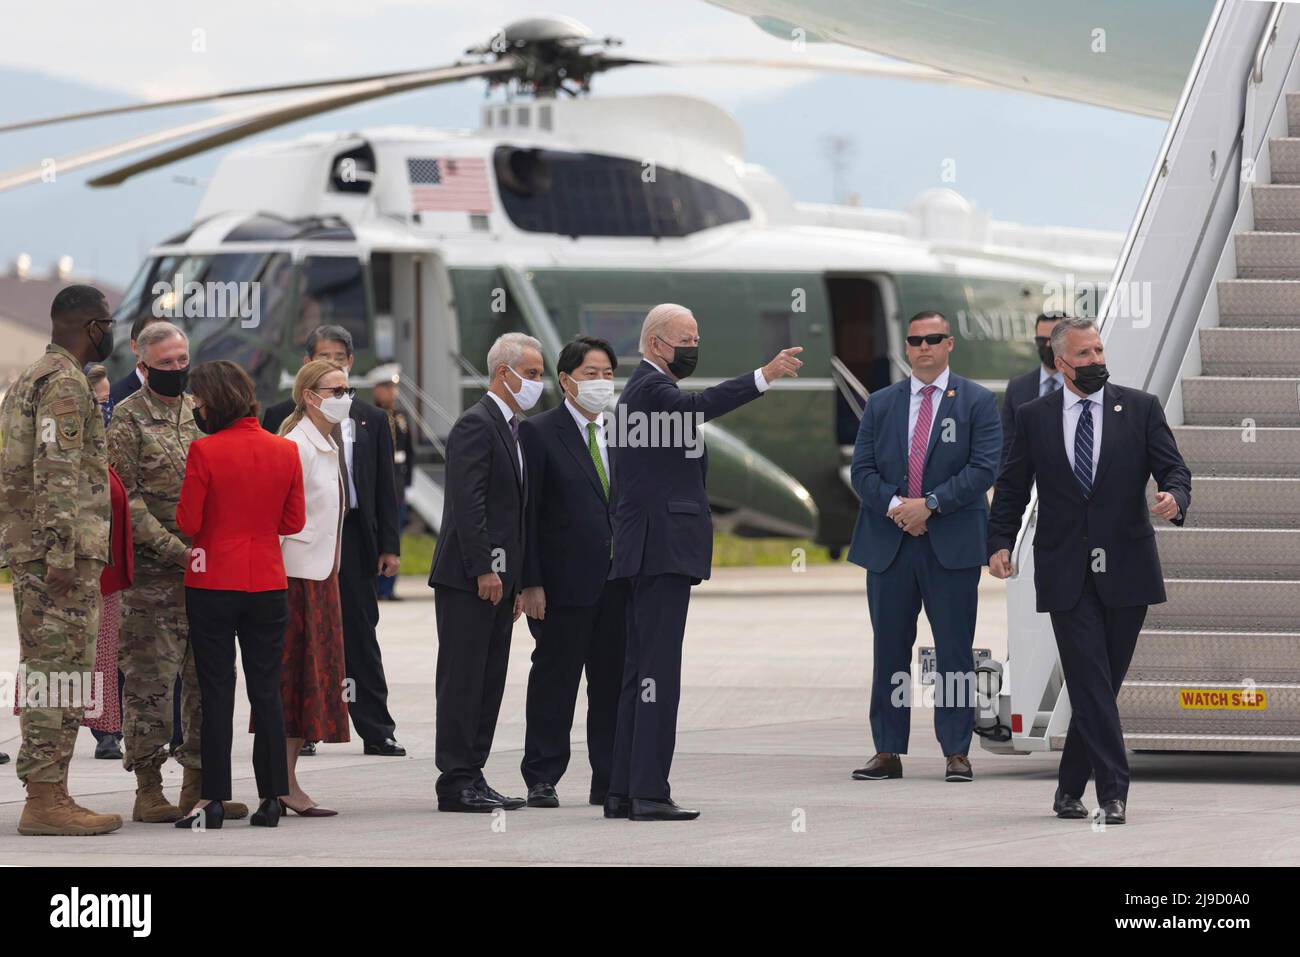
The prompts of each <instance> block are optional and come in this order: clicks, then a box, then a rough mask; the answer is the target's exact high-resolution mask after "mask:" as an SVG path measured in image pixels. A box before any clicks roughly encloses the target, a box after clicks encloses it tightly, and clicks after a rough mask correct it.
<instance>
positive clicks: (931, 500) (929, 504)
mask: <svg viewBox="0 0 1300 957" xmlns="http://www.w3.org/2000/svg"><path fill="white" fill-rule="evenodd" d="M925 507H926V508H928V509H929V510H930V514H931V515H933V514H934V513H935V512H937V511H939V498H938V496H937V495H935V494H934V493H933V492H931V493H930V494H929V495H927V496H926V497H925Z"/></svg>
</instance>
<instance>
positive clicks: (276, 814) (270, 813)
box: [248, 798, 280, 827]
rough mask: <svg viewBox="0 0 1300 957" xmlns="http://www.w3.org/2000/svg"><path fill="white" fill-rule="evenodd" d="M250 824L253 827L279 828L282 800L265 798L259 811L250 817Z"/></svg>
mask: <svg viewBox="0 0 1300 957" xmlns="http://www.w3.org/2000/svg"><path fill="white" fill-rule="evenodd" d="M248 823H249V824H251V825H253V827H275V826H277V825H278V824H279V823H280V799H279V798H263V799H262V803H261V804H259V805H258V806H257V810H256V811H254V812H253V813H252V814H251V815H250V816H249V818H248Z"/></svg>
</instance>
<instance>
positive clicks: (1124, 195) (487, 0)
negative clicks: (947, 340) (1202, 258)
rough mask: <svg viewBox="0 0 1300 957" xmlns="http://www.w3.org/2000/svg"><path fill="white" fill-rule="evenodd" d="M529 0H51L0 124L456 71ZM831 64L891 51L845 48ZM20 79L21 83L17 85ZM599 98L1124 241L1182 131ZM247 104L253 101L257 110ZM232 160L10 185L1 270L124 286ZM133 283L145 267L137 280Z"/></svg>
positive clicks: (412, 112) (721, 79)
mask: <svg viewBox="0 0 1300 957" xmlns="http://www.w3.org/2000/svg"><path fill="white" fill-rule="evenodd" d="M548 2H549V4H551V5H552V10H553V11H555V12H563V13H564V14H566V15H568V16H572V17H575V18H577V19H578V20H580V21H582V22H583V23H585V24H586V25H587V26H588V27H590V28H591V29H592V31H593V32H594V33H595V34H597V35H600V36H605V35H612V36H616V37H619V38H621V39H623V40H624V41H625V44H626V45H625V47H624V52H627V53H630V54H633V53H634V54H645V55H650V56H654V55H661V56H687V57H690V56H765V57H784V58H790V57H792V56H795V55H796V54H795V53H794V52H793V51H792V50H791V48H790V44H789V43H788V42H786V41H783V40H781V39H779V38H776V37H773V36H770V35H768V34H766V33H764V32H763V31H762V30H760V29H759V28H758V27H756V26H755V25H754V24H753V23H751V22H749V21H748V20H747V19H745V18H744V17H741V16H738V15H736V14H733V13H729V12H727V11H724V10H722V9H719V8H717V7H714V6H711V5H709V4H707V3H705V2H703V0H656V2H653V3H642V2H619V3H611V2H609V0H603V2H600V0H568V2H559V0H548ZM537 12H538V8H537V6H536V4H535V3H533V2H526V0H524V2H521V0H474V2H471V3H465V2H463V0H456V2H452V0H223V2H220V3H217V2H215V0H206V2H202V3H198V2H192V0H191V2H183V0H131V2H129V3H125V2H119V3H102V2H92V0H41V2H40V3H29V4H24V5H23V6H22V12H21V15H17V14H16V12H15V11H13V10H11V11H10V12H9V14H8V19H7V22H6V25H5V29H4V30H3V31H0V86H3V87H4V88H5V96H4V97H3V98H0V122H5V121H12V120H17V119H22V118H27V117H31V116H36V115H42V114H43V113H46V112H62V111H66V110H75V109H78V108H87V107H89V106H100V105H105V104H106V103H110V102H124V101H128V100H133V99H150V98H155V97H164V96H177V95H183V94H189V93H200V92H204V91H211V90H220V89H226V88H231V87H240V86H250V85H259V84H265V83H275V82H289V81H301V80H305V79H320V78H327V77H334V76H346V75H352V74H361V73H371V72H379V71H386V70H401V69H413V68H422V67H429V66H434V65H440V64H444V63H447V62H450V61H452V60H454V59H456V58H457V57H459V56H460V55H461V54H462V53H463V51H464V50H465V48H466V47H468V46H470V45H473V44H477V43H481V42H483V41H484V40H486V39H487V38H488V37H489V36H490V35H491V34H492V32H493V31H494V30H495V29H497V28H498V27H499V26H501V25H503V24H505V23H508V22H510V21H512V20H516V19H520V18H522V17H527V16H531V15H534V14H536V13H537ZM809 51H810V52H811V54H812V55H815V56H819V57H824V58H828V59H838V60H861V61H867V60H870V59H872V58H871V56H870V55H869V54H866V53H862V52H861V51H856V50H851V49H847V48H843V47H838V46H832V45H817V46H810V47H809ZM6 78H7V79H8V81H9V82H7V83H6V82H3V81H4V80H5V79H6ZM596 90H597V93H603V94H612V95H617V94H632V93H636V94H646V93H655V92H671V93H685V94H691V95H695V96H702V97H705V98H707V99H710V100H712V101H714V102H716V103H717V104H719V105H721V106H722V107H724V108H726V109H728V110H730V111H731V112H733V113H734V114H735V115H736V116H737V118H738V120H739V121H740V123H741V125H742V127H743V129H744V131H745V135H746V143H747V147H746V152H747V158H748V159H750V160H751V161H754V162H758V163H762V164H763V165H765V166H768V167H769V168H771V169H772V170H773V171H774V172H775V173H776V174H777V175H778V176H779V177H780V178H781V179H782V180H783V181H784V182H785V183H786V185H787V187H788V188H789V189H790V191H791V192H792V193H794V195H795V196H796V198H799V199H805V200H815V201H827V200H829V199H831V187H830V181H831V177H830V167H829V164H828V161H827V159H826V156H825V153H824V149H823V147H822V145H821V144H822V143H823V142H824V140H825V137H826V136H827V135H829V134H842V135H846V136H848V137H850V138H851V139H852V140H853V142H854V146H855V149H854V154H853V158H852V161H851V163H850V164H849V167H848V169H847V173H846V175H845V183H844V185H845V187H846V189H847V190H852V191H854V192H856V193H857V194H858V195H859V196H860V197H861V199H862V202H863V203H864V204H865V205H871V206H881V207H890V208H900V207H903V206H906V205H907V203H908V202H910V200H911V199H912V198H913V197H914V196H915V195H916V193H918V192H920V191H921V190H922V189H925V188H927V187H929V186H935V185H947V184H944V183H942V182H941V180H940V176H941V169H942V161H943V160H944V159H946V158H949V157H952V158H955V159H956V160H957V164H958V165H957V169H958V170H959V176H958V180H957V182H956V183H955V184H952V185H955V187H956V188H957V189H958V190H959V191H961V192H962V193H963V194H964V195H966V196H967V198H969V199H971V200H972V201H973V202H975V203H976V204H977V205H979V206H981V207H983V208H986V209H989V210H991V211H992V213H993V214H994V216H996V217H998V218H1001V219H1012V220H1019V221H1022V222H1032V223H1058V224H1062V225H1078V226H1089V227H1094V228H1103V229H1113V230H1118V231H1122V230H1124V229H1126V228H1127V226H1128V223H1129V219H1130V217H1131V214H1132V211H1133V208H1134V206H1135V205H1136V202H1137V199H1138V197H1139V196H1140V194H1141V190H1142V187H1143V185H1144V183H1145V181H1146V178H1147V175H1148V174H1149V172H1150V167H1151V163H1152V160H1153V158H1154V153H1155V150H1156V148H1157V147H1158V145H1159V141H1160V138H1161V136H1162V135H1163V132H1164V123H1163V122H1161V121H1156V120H1149V119H1143V118H1139V117H1134V116H1128V115H1124V114H1119V113H1114V112H1111V111H1107V110H1102V109H1099V108H1095V107H1089V106H1083V105H1079V104H1072V103H1065V102H1061V101H1057V100H1048V99H1045V98H1039V97H1033V96H1029V95H1025V94H1021V93H1012V92H1003V91H989V90H972V89H962V88H953V87H941V86H933V85H926V84H918V83H909V82H906V81H895V80H880V79H863V78H854V77H843V76H830V75H824V74H822V75H819V74H816V73H794V72H786V71H762V70H752V69H751V70H734V69H717V68H713V69H706V68H692V69H680V70H665V69H650V68H638V69H627V70H620V71H616V72H613V73H611V74H608V75H603V76H598V77H597V78H596ZM482 97H483V87H482V85H481V84H479V83H477V82H475V83H474V84H472V85H468V84H467V85H463V86H461V87H459V88H455V89H438V90H432V91H428V92H425V93H417V94H408V95H406V96H404V97H401V98H397V99H394V100H391V101H380V102H379V103H377V104H373V105H369V106H363V107H354V108H352V109H350V110H346V111H340V112H337V113H333V114H327V115H326V116H324V117H322V118H320V119H317V120H313V121H308V122H305V123H300V124H295V125H294V126H291V127H286V128H285V129H283V130H281V131H275V132H272V133H269V134H263V135H264V136H270V137H290V136H294V135H299V134H300V133H302V132H305V131H307V130H320V129H331V128H335V127H343V128H356V127H358V126H361V125H368V124H371V125H385V124H388V123H397V122H411V123H419V124H427V125H430V126H447V127H465V126H471V125H473V124H474V123H475V122H476V119H477V110H476V105H477V103H478V102H480V101H481V99H482ZM248 103H249V101H248V100H244V101H241V102H240V103H239V104H237V105H239V106H246V105H248ZM199 115H202V114H200V113H196V112H194V111H192V110H190V111H187V110H183V109H182V110H169V111H162V112H159V113H156V114H150V115H147V117H137V118H130V119H129V120H113V121H97V122H95V123H93V124H85V125H84V126H81V127H60V128H57V129H52V130H49V131H39V132H33V133H28V134H16V135H10V136H5V135H0V169H9V168H12V167H15V166H23V165H26V164H27V163H29V162H32V156H31V153H32V152H33V151H35V152H36V153H37V154H38V155H63V154H65V153H67V152H69V151H72V150H75V149H79V148H83V147H88V146H91V145H94V144H96V143H99V142H106V141H113V140H117V139H121V138H124V137H125V136H127V135H131V134H134V133H136V132H139V131H141V130H142V129H148V128H152V127H155V126H156V127H164V126H167V125H170V124H173V123H179V122H184V121H188V120H190V119H194V118H196V117H197V116H199ZM215 161H216V156H212V157H203V158H199V159H196V160H191V161H188V162H186V163H182V164H179V165H178V166H176V167H174V168H171V169H168V170H163V171H159V172H157V173H151V174H148V175H146V176H143V177H140V178H139V179H138V180H135V181H132V182H130V183H128V184H126V185H125V186H122V187H118V188H117V189H115V190H94V191H92V190H88V189H86V188H85V187H84V185H82V182H83V181H84V179H85V176H86V175H89V174H90V173H91V172H93V171H88V173H87V174H82V175H75V174H74V175H69V176H66V177H61V178H60V181H59V182H58V183H57V184H54V185H53V186H44V185H41V186H34V187H27V188H24V189H20V190H16V191H13V192H10V193H4V194H0V257H2V259H3V262H0V267H7V264H8V262H9V261H11V260H12V258H13V256H14V255H15V254H16V253H18V252H20V251H29V252H31V253H32V255H33V258H34V259H35V261H36V264H37V266H38V267H41V266H43V264H44V263H46V262H48V261H50V260H52V259H53V258H55V257H57V255H59V254H61V253H69V254H71V255H72V256H73V257H74V259H75V260H76V261H77V262H78V264H79V265H80V266H81V267H83V268H85V269H87V270H90V271H92V272H94V273H95V274H97V275H100V276H102V277H103V278H105V279H111V280H114V281H117V282H119V283H120V282H125V280H126V279H127V278H129V274H130V272H131V271H132V269H133V264H134V263H135V262H136V261H138V259H139V256H140V255H141V254H142V251H143V250H144V249H146V248H147V247H148V246H149V245H150V244H152V243H154V242H157V241H158V240H160V239H162V238H164V237H165V235H166V234H167V232H168V231H175V229H178V228H180V227H183V226H184V225H185V224H186V223H187V222H188V221H189V217H190V215H191V214H192V213H193V210H194V207H195V205H196V204H197V200H198V193H197V189H196V188H195V187H193V186H188V187H187V186H184V185H177V177H178V176H181V177H184V176H186V175H189V176H193V177H197V178H199V179H201V178H202V177H203V176H205V175H210V172H211V170H212V168H213V166H214V164H215ZM124 273H125V274H126V275H124Z"/></svg>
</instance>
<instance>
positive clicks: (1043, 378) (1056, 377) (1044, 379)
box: [1038, 366, 1065, 398]
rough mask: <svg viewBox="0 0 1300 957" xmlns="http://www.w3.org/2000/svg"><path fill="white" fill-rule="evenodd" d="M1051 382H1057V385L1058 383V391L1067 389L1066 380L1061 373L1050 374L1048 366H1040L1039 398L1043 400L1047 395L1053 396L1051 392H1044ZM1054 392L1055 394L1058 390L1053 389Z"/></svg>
mask: <svg viewBox="0 0 1300 957" xmlns="http://www.w3.org/2000/svg"><path fill="white" fill-rule="evenodd" d="M1049 380H1050V381H1052V382H1055V383H1056V388H1057V389H1064V388H1065V379H1064V377H1063V376H1062V375H1061V373H1060V372H1048V371H1047V368H1046V366H1039V367H1038V396H1039V398H1042V397H1043V396H1045V395H1051V393H1050V392H1044V391H1043V388H1044V387H1045V386H1046V385H1047V383H1048V381H1049ZM1052 391H1053V392H1055V391H1056V389H1053V390H1052Z"/></svg>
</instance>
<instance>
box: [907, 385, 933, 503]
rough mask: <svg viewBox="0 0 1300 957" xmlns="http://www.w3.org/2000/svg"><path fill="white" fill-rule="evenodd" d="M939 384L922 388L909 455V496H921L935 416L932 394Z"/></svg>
mask: <svg viewBox="0 0 1300 957" xmlns="http://www.w3.org/2000/svg"><path fill="white" fill-rule="evenodd" d="M938 390H939V387H938V386H934V385H927V386H926V387H925V388H923V389H922V390H921V409H920V411H919V412H917V413H916V428H914V429H913V430H912V450H911V452H909V453H908V456H907V497H908V498H920V497H921V473H922V472H924V471H925V451H926V449H927V448H929V446H930V419H932V418H933V417H934V405H933V402H932V401H931V398H930V397H931V396H932V395H933V394H934V393H935V392H937V391H938Z"/></svg>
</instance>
